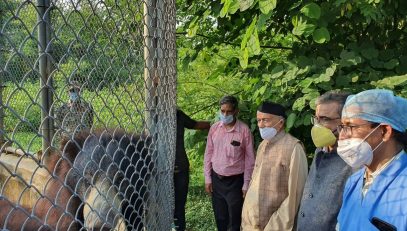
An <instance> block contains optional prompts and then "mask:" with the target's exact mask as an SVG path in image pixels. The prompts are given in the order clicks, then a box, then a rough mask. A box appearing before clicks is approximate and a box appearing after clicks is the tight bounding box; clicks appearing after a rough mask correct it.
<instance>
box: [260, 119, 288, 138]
mask: <svg viewBox="0 0 407 231" xmlns="http://www.w3.org/2000/svg"><path fill="white" fill-rule="evenodd" d="M281 120H283V119H281ZM281 120H279V121H278V122H277V123H276V124H275V125H273V126H272V127H264V128H259V130H260V136H261V138H262V139H263V140H271V139H272V138H273V137H274V136H276V135H277V133H278V132H277V129H275V128H274V127H275V126H276V125H277V124H278V123H280V121H281Z"/></svg>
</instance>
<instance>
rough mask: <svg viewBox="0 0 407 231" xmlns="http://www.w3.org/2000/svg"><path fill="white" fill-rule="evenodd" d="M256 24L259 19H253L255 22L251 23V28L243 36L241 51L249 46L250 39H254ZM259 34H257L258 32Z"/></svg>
mask: <svg viewBox="0 0 407 231" xmlns="http://www.w3.org/2000/svg"><path fill="white" fill-rule="evenodd" d="M256 22H257V17H255V18H254V19H253V21H252V22H251V23H250V26H249V27H248V28H247V29H246V33H245V34H244V36H243V39H242V42H241V44H240V49H242V50H243V49H245V48H246V46H247V42H248V41H249V39H250V38H251V37H252V35H253V33H254V29H255V27H256ZM256 33H257V32H256Z"/></svg>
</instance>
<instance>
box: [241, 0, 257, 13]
mask: <svg viewBox="0 0 407 231" xmlns="http://www.w3.org/2000/svg"><path fill="white" fill-rule="evenodd" d="M253 3H254V0H239V5H240V11H245V10H247V9H249V8H250V7H251V6H252V5H253Z"/></svg>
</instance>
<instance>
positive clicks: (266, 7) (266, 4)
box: [259, 0, 277, 14]
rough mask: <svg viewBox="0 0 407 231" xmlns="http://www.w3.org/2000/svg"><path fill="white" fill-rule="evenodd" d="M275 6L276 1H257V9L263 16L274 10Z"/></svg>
mask: <svg viewBox="0 0 407 231" xmlns="http://www.w3.org/2000/svg"><path fill="white" fill-rule="evenodd" d="M276 5H277V0H259V8H260V11H261V12H262V13H263V14H268V13H269V12H270V11H272V10H274V8H276Z"/></svg>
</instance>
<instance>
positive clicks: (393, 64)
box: [383, 59, 399, 70]
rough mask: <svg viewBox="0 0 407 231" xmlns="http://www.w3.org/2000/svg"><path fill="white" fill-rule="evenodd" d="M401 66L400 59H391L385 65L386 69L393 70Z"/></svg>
mask: <svg viewBox="0 0 407 231" xmlns="http://www.w3.org/2000/svg"><path fill="white" fill-rule="evenodd" d="M398 65H399V60H398V59H390V60H389V61H387V62H386V63H384V65H383V66H384V68H386V69H388V70H391V69H394V68H395V67H396V66H398Z"/></svg>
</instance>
